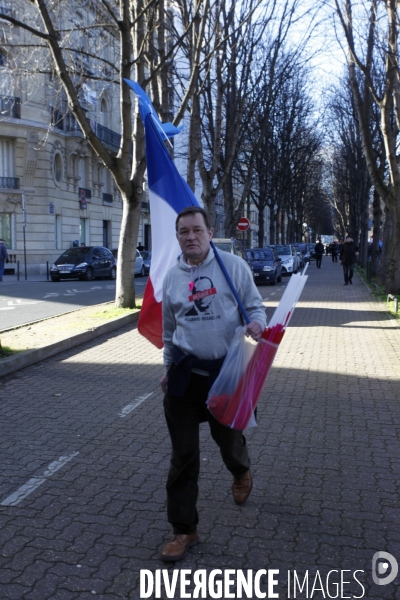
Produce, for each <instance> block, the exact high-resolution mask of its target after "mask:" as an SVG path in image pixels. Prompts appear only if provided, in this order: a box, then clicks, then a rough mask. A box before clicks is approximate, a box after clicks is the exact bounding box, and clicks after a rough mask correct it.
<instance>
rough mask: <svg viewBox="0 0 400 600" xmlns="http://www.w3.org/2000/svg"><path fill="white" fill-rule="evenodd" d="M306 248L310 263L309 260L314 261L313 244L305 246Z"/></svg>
mask: <svg viewBox="0 0 400 600" xmlns="http://www.w3.org/2000/svg"><path fill="white" fill-rule="evenodd" d="M307 247H308V251H309V253H310V261H311V260H316V257H315V244H312V243H311V244H307Z"/></svg>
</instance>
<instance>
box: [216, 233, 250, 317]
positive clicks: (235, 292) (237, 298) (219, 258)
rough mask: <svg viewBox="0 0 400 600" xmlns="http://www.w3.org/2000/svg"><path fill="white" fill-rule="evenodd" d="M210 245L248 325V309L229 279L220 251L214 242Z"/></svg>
mask: <svg viewBox="0 0 400 600" xmlns="http://www.w3.org/2000/svg"><path fill="white" fill-rule="evenodd" d="M210 244H211V248H212V249H213V250H214V254H215V258H216V259H217V262H218V264H219V266H220V267H221V270H222V272H223V274H224V275H225V279H226V281H227V282H228V285H229V287H230V288H231V290H232V294H233V295H234V296H235V298H236V302H237V303H238V306H239V310H240V312H241V313H242V315H243V318H244V320H245V321H246V323H247V325H248V324H249V323H250V319H249V315H248V314H247V312H246V309H245V307H244V306H243V303H242V301H241V299H240V298H239V294H238V293H237V291H236V288H235V286H234V285H233V281H232V279H231V278H230V277H229V275H228V271H227V270H226V269H225V265H224V263H223V262H222V260H221V257H220V255H219V253H218V251H217V249H216V247H215V245H214V242H213V241H212V240H211V242H210Z"/></svg>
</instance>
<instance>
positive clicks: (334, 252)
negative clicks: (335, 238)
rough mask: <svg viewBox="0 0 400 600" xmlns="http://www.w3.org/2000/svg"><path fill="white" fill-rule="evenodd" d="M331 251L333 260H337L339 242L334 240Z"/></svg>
mask: <svg viewBox="0 0 400 600" xmlns="http://www.w3.org/2000/svg"><path fill="white" fill-rule="evenodd" d="M331 252H332V262H337V257H338V244H337V242H332V245H331Z"/></svg>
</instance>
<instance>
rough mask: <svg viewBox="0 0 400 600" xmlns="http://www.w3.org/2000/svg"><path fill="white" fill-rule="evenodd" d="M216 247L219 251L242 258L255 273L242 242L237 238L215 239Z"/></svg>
mask: <svg viewBox="0 0 400 600" xmlns="http://www.w3.org/2000/svg"><path fill="white" fill-rule="evenodd" d="M212 241H213V242H214V245H215V247H216V248H217V250H223V251H224V252H230V253H231V254H236V256H240V258H243V260H244V261H245V262H246V264H247V266H248V267H249V269H250V271H251V272H252V273H253V269H252V268H251V265H250V261H249V259H248V258H247V254H246V250H245V249H244V246H243V244H242V242H241V241H240V240H237V239H235V238H213V240H212Z"/></svg>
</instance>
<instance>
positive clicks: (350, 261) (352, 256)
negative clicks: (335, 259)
mask: <svg viewBox="0 0 400 600" xmlns="http://www.w3.org/2000/svg"><path fill="white" fill-rule="evenodd" d="M357 256H358V248H357V246H356V245H355V243H354V242H353V239H352V237H351V236H350V235H348V236H346V241H345V243H344V244H343V245H342V248H341V250H340V256H339V258H340V264H341V265H342V266H343V275H344V285H348V284H349V283H350V284H352V283H353V266H354V263H355V262H356V259H357Z"/></svg>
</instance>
